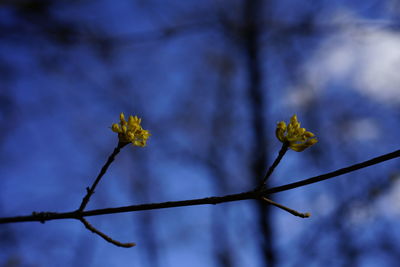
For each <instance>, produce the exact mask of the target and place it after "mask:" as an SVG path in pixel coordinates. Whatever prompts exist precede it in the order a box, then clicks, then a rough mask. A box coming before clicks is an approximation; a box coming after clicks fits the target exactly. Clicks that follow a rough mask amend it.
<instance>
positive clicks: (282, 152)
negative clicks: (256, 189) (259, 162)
mask: <svg viewBox="0 0 400 267" xmlns="http://www.w3.org/2000/svg"><path fill="white" fill-rule="evenodd" d="M288 148H289V146H288V144H287V143H286V142H284V143H282V147H281V150H279V153H278V156H277V157H276V159H275V160H274V162H273V163H272V165H271V166H270V167H269V168H268V171H267V173H266V174H265V176H264V179H263V180H262V183H261V184H260V188H261V187H263V186H264V185H265V183H266V182H267V180H268V178H269V177H270V176H271V174H272V173H273V171H274V170H275V168H276V166H278V164H279V162H280V161H281V159H282V158H283V156H284V155H285V153H286V151H288Z"/></svg>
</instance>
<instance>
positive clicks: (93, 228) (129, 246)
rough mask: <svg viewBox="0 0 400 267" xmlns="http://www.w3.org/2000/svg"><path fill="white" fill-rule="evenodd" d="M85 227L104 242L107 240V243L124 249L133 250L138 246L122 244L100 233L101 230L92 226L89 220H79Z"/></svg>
mask: <svg viewBox="0 0 400 267" xmlns="http://www.w3.org/2000/svg"><path fill="white" fill-rule="evenodd" d="M79 220H80V221H81V222H82V223H83V224H84V225H85V227H86V228H87V229H88V230H90V231H91V232H92V233H95V234H97V235H99V236H101V237H102V238H103V239H104V240H106V241H107V242H110V243H112V244H114V245H116V246H118V247H123V248H131V247H134V246H136V243H121V242H119V241H117V240H114V239H112V238H111V237H109V236H108V235H106V234H105V233H103V232H100V231H99V230H97V229H96V228H95V227H94V226H93V225H91V224H90V223H89V222H88V221H87V220H85V219H84V218H83V217H82V218H80V219H79Z"/></svg>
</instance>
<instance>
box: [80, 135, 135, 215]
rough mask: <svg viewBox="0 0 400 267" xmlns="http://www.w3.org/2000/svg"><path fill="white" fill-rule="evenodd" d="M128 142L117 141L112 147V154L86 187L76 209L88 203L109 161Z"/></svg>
mask: <svg viewBox="0 0 400 267" xmlns="http://www.w3.org/2000/svg"><path fill="white" fill-rule="evenodd" d="M127 144H128V143H121V142H119V143H118V145H117V147H116V148H115V149H114V151H113V152H112V154H111V155H110V156H109V157H108V159H107V162H106V163H105V164H104V165H103V167H102V168H101V170H100V173H99V175H97V178H96V180H95V181H94V182H93V184H92V186H91V187H90V188H89V187H87V188H86V195H85V196H84V198H83V199H82V203H81V205H80V206H79V209H78V211H83V210H84V209H85V207H86V205H87V204H88V203H89V200H90V197H91V196H92V195H93V194H94V190H95V188H96V186H97V184H98V183H99V182H100V180H101V178H102V177H103V175H104V174H105V173H106V172H107V169H108V167H109V166H110V165H111V163H112V162H113V161H114V159H115V156H116V155H118V153H119V152H120V151H121V148H123V147H124V146H126V145H127Z"/></svg>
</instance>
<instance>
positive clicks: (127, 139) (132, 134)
mask: <svg viewBox="0 0 400 267" xmlns="http://www.w3.org/2000/svg"><path fill="white" fill-rule="evenodd" d="M119 119H120V123H119V124H117V123H114V124H113V125H112V126H111V130H112V131H113V132H116V133H118V139H119V141H120V142H122V143H132V145H134V146H141V147H144V146H146V142H147V139H148V138H149V137H150V132H149V131H147V130H144V129H143V128H142V126H141V125H140V123H141V121H142V120H141V119H140V118H138V117H137V116H135V117H133V116H129V118H128V122H127V121H126V120H125V116H124V113H121V114H120V115H119Z"/></svg>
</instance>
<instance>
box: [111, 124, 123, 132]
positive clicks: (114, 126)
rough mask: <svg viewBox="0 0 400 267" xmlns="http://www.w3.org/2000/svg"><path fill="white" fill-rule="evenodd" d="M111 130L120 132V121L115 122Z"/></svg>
mask: <svg viewBox="0 0 400 267" xmlns="http://www.w3.org/2000/svg"><path fill="white" fill-rule="evenodd" d="M111 130H112V131H113V132H116V133H120V132H121V128H120V127H119V125H118V123H114V124H113V125H112V126H111Z"/></svg>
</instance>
